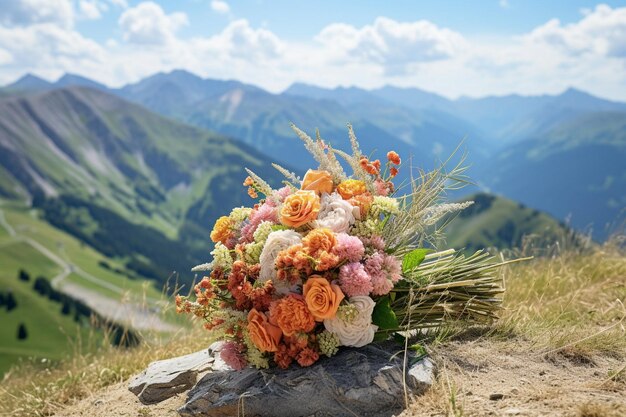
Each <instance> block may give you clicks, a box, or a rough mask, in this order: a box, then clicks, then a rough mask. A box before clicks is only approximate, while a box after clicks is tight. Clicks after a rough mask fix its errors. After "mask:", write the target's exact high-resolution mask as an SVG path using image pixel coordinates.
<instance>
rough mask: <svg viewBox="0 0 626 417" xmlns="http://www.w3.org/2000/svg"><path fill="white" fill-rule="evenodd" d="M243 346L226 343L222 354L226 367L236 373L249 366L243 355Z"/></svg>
mask: <svg viewBox="0 0 626 417" xmlns="http://www.w3.org/2000/svg"><path fill="white" fill-rule="evenodd" d="M243 350H244V349H243V346H242V345H240V344H239V343H235V342H225V343H224V346H222V350H221V352H220V357H221V358H222V360H223V361H224V362H226V365H228V366H230V367H231V368H233V369H234V370H236V371H240V370H242V369H243V368H245V367H246V366H248V361H247V360H246V357H245V355H244V354H243Z"/></svg>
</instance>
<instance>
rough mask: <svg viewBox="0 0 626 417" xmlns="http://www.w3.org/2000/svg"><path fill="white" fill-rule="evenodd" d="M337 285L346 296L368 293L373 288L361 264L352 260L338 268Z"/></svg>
mask: <svg viewBox="0 0 626 417" xmlns="http://www.w3.org/2000/svg"><path fill="white" fill-rule="evenodd" d="M339 286H340V287H341V291H343V293H344V294H346V295H347V296H348V297H354V296H357V295H369V293H370V292H372V290H373V289H374V287H373V286H372V280H371V278H370V276H369V275H368V274H367V272H366V271H365V268H364V267H363V264H361V263H359V262H352V263H349V264H345V265H343V266H342V267H341V268H339Z"/></svg>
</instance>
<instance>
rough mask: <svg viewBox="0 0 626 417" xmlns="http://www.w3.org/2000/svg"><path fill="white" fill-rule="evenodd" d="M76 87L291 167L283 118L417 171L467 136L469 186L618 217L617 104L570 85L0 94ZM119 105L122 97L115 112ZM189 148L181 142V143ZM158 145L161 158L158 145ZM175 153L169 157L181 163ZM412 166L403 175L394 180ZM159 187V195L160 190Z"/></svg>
mask: <svg viewBox="0 0 626 417" xmlns="http://www.w3.org/2000/svg"><path fill="white" fill-rule="evenodd" d="M72 86H73V87H72ZM76 87H81V88H82V89H85V88H86V89H90V90H91V91H94V90H98V91H99V92H100V94H101V95H102V96H101V100H105V98H104V97H105V96H106V97H107V100H112V98H111V97H112V96H117V97H118V98H121V99H124V100H126V101H130V102H134V103H136V104H139V105H141V106H142V107H144V108H147V109H149V110H151V111H152V112H155V113H158V114H160V115H162V116H165V117H167V118H169V119H170V121H171V119H174V120H177V121H178V122H181V123H184V124H186V125H192V126H196V127H197V128H200V129H202V131H212V132H219V134H220V135H223V137H229V138H234V139H235V140H237V141H239V142H237V143H238V145H237V146H239V145H240V144H241V143H242V142H243V143H245V144H247V145H248V147H245V148H241V149H246V150H247V151H252V150H253V149H256V151H259V152H260V153H262V154H265V155H270V156H271V157H270V158H269V159H275V160H278V161H279V162H282V163H284V164H287V165H290V166H293V167H296V170H297V168H298V167H303V166H309V165H311V163H312V161H311V159H310V157H309V156H308V154H306V153H305V151H304V149H303V147H302V146H300V145H299V144H298V143H297V139H294V134H293V132H292V131H291V129H290V127H289V123H290V122H293V123H295V124H296V125H298V126H299V127H301V128H302V129H303V130H305V131H307V132H309V133H311V134H313V133H314V130H315V129H316V128H320V133H321V136H322V137H323V138H324V139H325V140H327V141H328V142H330V143H331V144H333V146H339V147H345V145H346V144H347V138H346V137H347V134H346V129H345V125H346V122H351V123H352V124H353V126H354V128H355V131H356V133H357V136H358V138H359V140H360V142H361V143H362V145H363V148H364V149H366V150H367V151H368V152H374V151H375V150H378V151H386V150H388V149H394V150H396V151H397V152H398V153H400V154H401V155H403V156H404V157H405V161H409V160H410V161H411V166H412V167H420V168H426V169H428V168H431V167H433V166H434V165H436V164H437V163H438V162H439V161H441V160H445V159H446V158H447V157H448V156H449V155H450V154H451V153H452V152H454V150H455V149H456V148H457V146H458V145H459V144H460V143H461V141H462V140H463V139H464V138H465V139H464V140H463V142H462V145H461V147H462V149H463V150H465V151H467V153H468V159H467V161H468V163H469V164H470V165H471V168H470V170H469V175H470V177H471V179H472V180H473V181H474V183H475V184H476V185H475V186H473V187H470V188H469V189H468V190H467V192H475V191H479V190H482V191H490V192H495V193H497V194H500V195H503V196H506V197H508V198H511V199H513V200H516V201H519V202H521V203H523V204H525V205H527V206H529V207H533V208H536V209H540V210H543V211H546V212H548V213H549V214H551V215H553V216H554V217H556V218H558V219H561V220H563V219H568V220H569V222H570V224H571V225H573V226H574V227H576V228H578V229H585V228H588V227H590V226H592V227H593V236H594V238H595V239H597V240H602V239H605V238H606V237H607V236H608V233H609V232H608V231H607V230H606V228H605V227H606V225H607V224H610V223H612V222H616V221H618V219H619V218H620V215H622V214H623V208H624V207H625V206H626V192H624V191H625V190H626V168H625V166H626V164H624V163H623V161H625V160H626V138H625V136H626V134H625V132H626V130H625V129H624V127H625V125H626V103H620V102H613V101H608V100H604V99H601V98H598V97H594V96H592V95H590V94H587V93H585V92H582V91H579V90H575V89H568V90H566V91H565V92H563V93H562V94H559V95H542V96H519V95H510V96H502V97H486V98H478V99H475V98H466V97H465V98H459V99H456V100H450V99H447V98H445V97H442V96H439V95H437V94H434V93H429V92H426V91H423V90H419V89H417V88H399V87H393V86H386V87H382V88H378V89H373V90H365V89H361V88H357V87H350V88H343V87H339V88H335V89H326V88H321V87H316V86H312V85H307V84H301V83H296V84H294V85H292V86H290V87H289V88H288V89H287V90H285V91H284V92H282V93H280V94H273V93H270V92H268V91H265V90H263V89H261V88H259V87H257V86H253V85H250V84H245V83H242V82H239V81H234V80H227V81H224V80H213V79H203V78H201V77H198V76H196V75H194V74H191V73H189V72H186V71H182V70H175V71H172V72H170V73H159V74H155V75H153V76H151V77H148V78H145V79H143V80H140V81H139V82H136V83H132V84H128V85H126V86H123V87H121V88H116V89H114V88H109V87H107V86H105V85H102V84H99V83H97V82H94V81H92V80H89V79H87V78H84V77H81V76H77V75H71V74H66V75H64V76H63V77H61V78H60V79H59V80H58V81H56V82H54V83H51V82H48V81H45V80H42V79H40V78H37V77H35V76H32V75H26V76H24V77H22V78H21V79H20V80H18V81H16V82H15V83H13V84H11V85H9V86H6V87H5V88H3V89H2V90H0V92H2V94H3V95H4V96H7V95H8V96H9V97H8V98H5V99H4V101H6V100H9V101H10V100H28V97H29V96H31V95H33V94H35V93H44V92H48V93H54V92H55V91H63V90H67V89H68V88H69V90H72V89H74V92H75V93H76V91H78V90H80V89H76ZM81 91H82V93H81V94H87V92H86V90H81ZM90 94H92V95H93V94H95V92H92V93H90ZM129 106H130V105H128V104H127V103H125V102H124V104H123V105H122V104H120V109H122V108H123V109H126V108H129ZM135 108H137V107H133V109H135ZM137 109H138V108H137ZM159 130H160V129H155V131H159ZM196 132H200V130H198V131H196ZM197 134H198V135H199V134H200V133H197ZM183 143H185V144H184V145H183ZM233 143H235V142H233ZM168 146H172V147H174V146H175V145H168ZM189 146H192V147H193V145H189V144H188V143H186V142H184V141H182V142H181V148H184V147H189ZM241 146H243V145H241ZM159 149H160V151H161V152H165V153H168V152H167V146H162V147H161V148H159ZM459 156H460V154H457V159H458V157H459ZM177 158H178V159H176V161H177V163H178V164H182V163H183V162H182V161H183V159H185V158H180V157H177ZM131 159H132V158H131ZM191 160H193V158H192V159H191ZM5 165H6V164H3V166H5ZM407 165H408V164H405V166H407ZM5 168H6V166H5ZM410 171H411V170H409V169H407V168H405V169H404V170H402V173H403V175H404V176H405V177H404V178H406V176H408V175H409V173H410ZM164 172H170V173H172V172H175V170H170V169H167V168H164V169H163V170H162V173H164ZM415 172H416V171H413V173H415ZM401 179H402V178H401ZM169 185H170V186H171V184H169ZM4 188H5V189H6V187H4ZM109 188H110V187H109ZM105 189H106V188H105ZM162 191H163V192H165V193H166V194H167V188H164V189H163V190H162ZM5 193H6V191H5ZM454 196H455V197H460V196H461V194H458V195H457V194H455V195H454ZM141 201H142V202H143V200H141ZM143 204H145V203H143ZM185 209H187V206H185V205H184V204H183V207H182V208H181V210H183V211H184V210H185ZM148 210H149V209H148ZM163 216H170V217H171V216H172V214H170V211H166V212H165V213H164V214H163ZM172 221H173V220H172V219H169V220H167V221H164V224H168V225H170V226H171V224H172ZM176 221H178V222H179V223H178V226H180V221H181V220H180V219H176ZM176 221H174V223H176ZM170 226H168V227H170ZM174 228H175V227H174Z"/></svg>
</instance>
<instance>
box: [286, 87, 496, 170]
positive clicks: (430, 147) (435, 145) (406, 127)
mask: <svg viewBox="0 0 626 417" xmlns="http://www.w3.org/2000/svg"><path fill="white" fill-rule="evenodd" d="M395 90H398V91H400V89H395ZM413 90H415V91H420V90H417V89H413ZM390 91H394V87H385V88H382V89H379V90H372V91H368V90H364V89H360V88H356V87H350V88H343V87H338V88H335V89H326V88H321V87H315V86H312V85H307V84H300V83H296V84H293V85H292V86H290V87H289V88H288V89H287V90H285V92H284V93H283V94H282V95H287V96H293V97H306V98H311V99H317V100H333V101H334V102H336V103H339V104H340V105H342V106H343V107H344V108H345V109H346V110H347V111H348V112H349V114H351V115H352V119H353V120H359V119H364V120H367V121H368V123H371V124H372V125H375V126H377V127H378V128H380V129H383V130H385V131H386V132H388V133H389V134H391V135H393V136H395V137H397V138H399V139H401V140H403V141H404V142H406V143H408V144H409V145H411V146H412V147H413V148H414V150H413V152H412V154H413V155H417V159H416V160H415V161H416V164H414V165H418V164H421V165H422V166H425V167H432V165H433V161H435V160H437V159H445V158H446V157H447V156H448V155H450V154H451V153H452V152H453V151H454V150H455V149H456V148H457V146H458V145H459V144H460V143H461V141H462V140H463V139H465V142H464V147H465V149H467V151H468V152H469V153H471V155H472V158H473V159H474V160H475V161H476V162H477V163H480V162H482V160H483V158H485V157H486V156H487V152H486V150H487V148H488V143H486V142H485V141H484V135H483V133H482V132H481V131H480V129H478V128H477V127H476V126H474V125H472V124H471V123H468V122H467V121H465V120H462V119H459V118H457V117H455V116H454V115H453V114H451V113H446V112H444V111H442V110H441V109H438V108H436V107H435V106H424V107H411V106H408V105H406V103H403V102H395V101H394V100H393V98H387V97H382V95H384V93H385V92H390ZM403 91H404V90H403ZM407 91H408V90H407ZM411 93H412V91H411ZM424 94H429V93H424ZM432 96H436V95H434V94H432ZM436 97H439V96H436ZM441 100H442V101H445V100H446V99H444V98H443V97H441Z"/></svg>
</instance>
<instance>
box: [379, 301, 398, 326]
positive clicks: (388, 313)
mask: <svg viewBox="0 0 626 417" xmlns="http://www.w3.org/2000/svg"><path fill="white" fill-rule="evenodd" d="M372 323H374V324H375V325H377V326H378V329H379V330H388V329H397V328H398V326H399V324H398V318H397V317H396V313H394V311H393V309H392V308H391V303H390V301H389V296H384V297H382V298H381V299H380V300H378V302H377V303H376V307H374V312H373V313H372Z"/></svg>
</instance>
